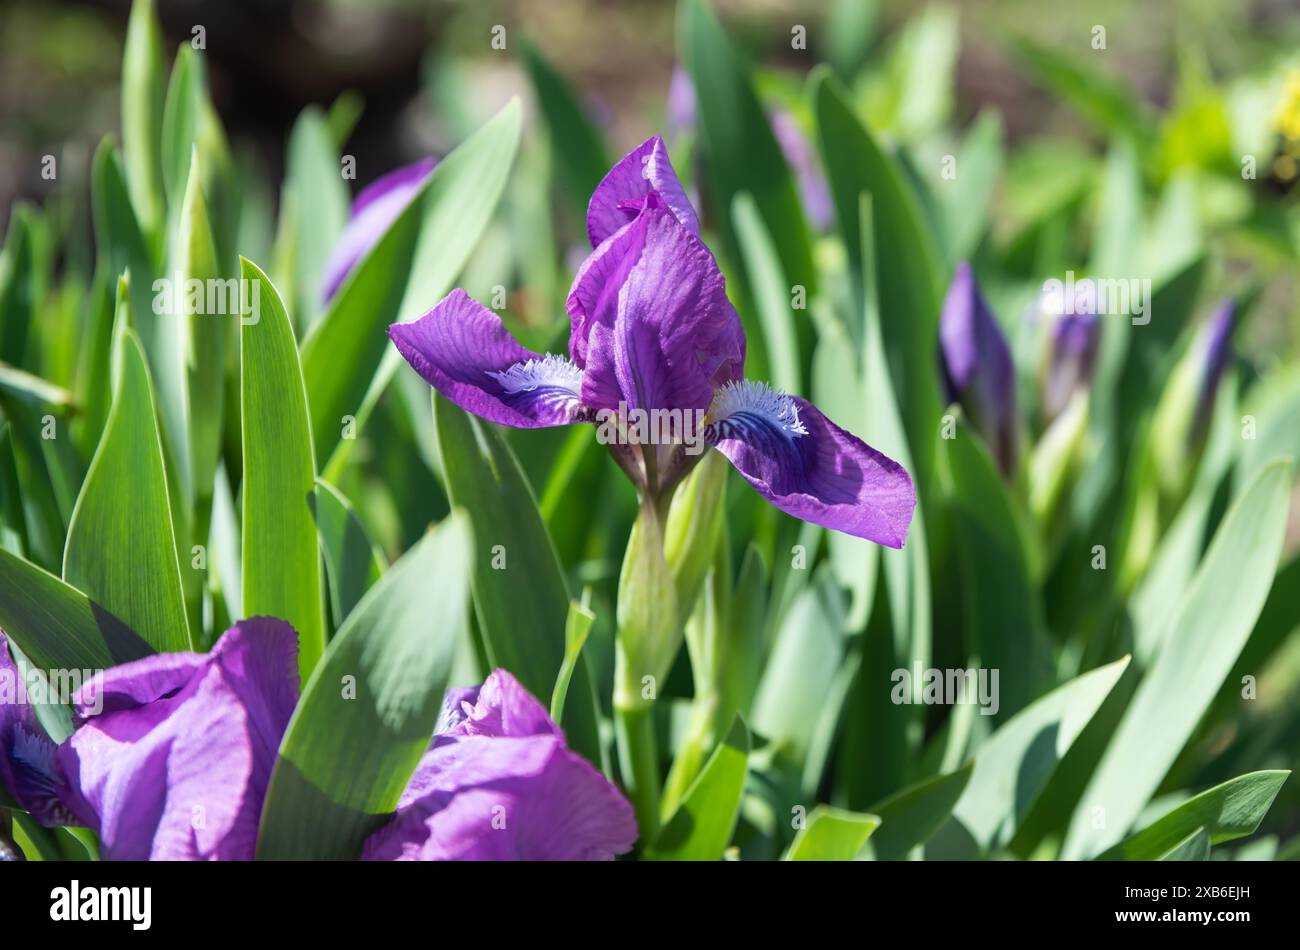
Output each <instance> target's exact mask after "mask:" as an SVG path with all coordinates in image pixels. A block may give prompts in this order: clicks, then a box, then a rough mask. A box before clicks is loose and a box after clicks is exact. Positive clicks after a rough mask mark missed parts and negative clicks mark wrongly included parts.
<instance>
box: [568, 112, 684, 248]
mask: <svg viewBox="0 0 1300 950" xmlns="http://www.w3.org/2000/svg"><path fill="white" fill-rule="evenodd" d="M652 193H654V194H658V195H659V196H660V197H661V198H662V199H663V202H664V204H665V205H666V206H667V207H668V209H669V210H670V211H671V212H672V213H673V215H674V216H675V217H676V218H677V220H678V221H680V222H681V223H682V226H683V227H685V228H687V229H689V230H690V231H692V232H694V233H696V234H698V233H699V232H700V221H699V218H697V217H696V215H695V209H694V208H692V207H691V202H690V200H689V199H688V198H687V197H686V192H685V190H683V188H682V183H681V182H680V181H678V179H677V172H675V171H674V170H673V165H672V162H670V161H669V160H668V148H667V147H666V146H665V145H664V140H663V139H662V138H660V137H659V136H657V135H656V136H654V138H650V139H646V140H645V141H644V142H642V143H641V144H640V145H638V146H637V147H636V148H634V149H633V150H632V151H630V152H628V153H627V154H626V155H624V156H623V157H622V158H621V159H619V160H618V162H617V163H616V164H615V165H614V167H613V168H611V169H610V170H609V173H608V174H606V175H605V177H604V178H603V179H601V182H600V184H599V185H597V186H596V190H595V191H594V192H592V195H591V201H590V202H589V203H588V205H587V236H588V237H589V238H590V239H591V246H592V247H593V248H595V247H599V246H600V245H601V244H602V243H603V242H604V241H605V240H606V239H607V238H609V237H610V236H611V235H612V234H614V233H615V232H616V231H618V230H619V228H621V227H623V225H625V224H627V223H628V222H629V221H631V220H632V219H633V218H635V217H636V216H637V213H638V212H639V211H640V210H641V209H642V208H643V207H644V206H645V199H646V196H647V195H649V194H652Z"/></svg>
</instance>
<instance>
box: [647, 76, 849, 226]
mask: <svg viewBox="0 0 1300 950" xmlns="http://www.w3.org/2000/svg"><path fill="white" fill-rule="evenodd" d="M665 113H666V115H667V119H668V134H669V136H670V137H674V138H675V137H677V136H679V135H684V134H687V133H691V132H694V131H695V123H696V119H697V117H696V108H695V86H694V85H692V83H691V77H690V75H689V74H688V73H687V72H686V70H684V69H682V67H681V66H674V67H673V75H672V79H670V80H669V82H668V102H667V107H666V109H665ZM768 123H769V124H770V125H771V127H772V136H773V137H774V138H775V139H776V144H777V145H778V146H779V147H780V149H781V155H782V157H783V158H785V163H786V164H787V165H789V166H790V170H791V171H792V172H794V178H795V185H796V187H798V189H799V197H800V199H801V203H802V204H803V209H804V211H805V213H806V214H807V215H808V223H809V224H811V225H812V226H813V229H814V230H816V231H819V232H825V231H829V230H830V229H831V227H832V226H833V225H834V224H835V206H834V204H833V203H832V201H831V191H830V186H829V185H828V184H827V183H826V174H825V172H824V171H823V170H822V165H821V159H820V158H819V157H818V155H817V150H816V149H814V148H813V147H812V145H811V144H810V143H809V141H808V138H807V136H805V135H804V132H803V129H802V128H800V126H799V122H798V120H797V119H796V118H795V117H794V116H793V115H792V114H791V113H789V112H787V111H786V110H784V109H773V110H771V111H770V112H769V113H768Z"/></svg>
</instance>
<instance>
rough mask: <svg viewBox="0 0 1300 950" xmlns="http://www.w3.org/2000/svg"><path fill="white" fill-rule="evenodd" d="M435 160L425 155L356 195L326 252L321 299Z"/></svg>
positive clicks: (334, 287)
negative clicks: (338, 231)
mask: <svg viewBox="0 0 1300 950" xmlns="http://www.w3.org/2000/svg"><path fill="white" fill-rule="evenodd" d="M435 164H437V163H436V162H435V161H434V160H433V159H432V158H426V159H423V160H422V161H418V162H416V163H415V164H413V165H406V166H404V167H403V168H399V169H397V170H396V171H391V172H389V173H388V174H387V175H384V176H383V177H382V178H379V179H378V180H376V181H375V182H373V183H372V184H370V185H369V186H367V187H366V188H365V189H363V190H362V192H361V194H359V195H357V199H356V201H355V202H353V204H352V217H351V219H350V220H349V221H348V223H347V225H346V226H345V227H344V228H343V233H342V234H340V235H339V239H338V241H337V242H336V243H335V245H334V249H333V251H332V252H331V253H330V257H329V261H328V262H327V263H326V265H325V271H324V274H323V275H322V277H321V299H322V301H323V302H324V303H329V301H330V298H332V297H333V296H334V294H335V293H337V292H338V289H339V287H341V286H342V285H343V281H344V280H346V279H347V276H348V274H350V273H351V272H352V268H354V267H356V265H357V264H358V263H359V262H360V261H361V259H362V258H364V257H365V256H366V255H367V254H369V253H370V250H371V248H373V247H374V246H375V245H376V244H378V243H379V241H380V239H381V238H382V237H383V236H384V234H385V232H387V231H388V229H389V228H390V227H391V226H392V224H393V222H394V221H396V220H397V219H398V217H400V216H401V214H402V212H403V211H405V210H406V207H407V205H409V204H410V203H411V200H412V199H413V198H414V197H415V196H416V194H417V193H418V192H419V190H420V188H421V187H422V186H423V185H424V182H425V179H427V178H428V177H429V173H430V172H432V171H433V166H434V165H435Z"/></svg>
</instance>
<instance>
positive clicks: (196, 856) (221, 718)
mask: <svg viewBox="0 0 1300 950" xmlns="http://www.w3.org/2000/svg"><path fill="white" fill-rule="evenodd" d="M161 660H162V658H159V657H150V658H148V659H145V660H141V661H138V662H136V663H127V664H124V665H122V666H118V667H114V668H113V669H111V670H108V671H106V672H105V673H104V674H103V677H102V681H101V683H100V684H99V686H98V688H99V689H101V690H102V695H103V696H104V699H105V706H104V710H103V711H102V712H100V713H98V714H97V715H95V714H92V712H93V710H92V709H91V705H90V703H88V702H87V701H86V697H85V696H83V697H81V703H80V704H79V709H80V710H81V711H82V713H83V714H87V715H88V716H89V718H87V719H86V721H85V722H84V723H83V724H82V725H81V726H80V728H78V729H77V731H76V732H75V733H74V734H73V735H72V737H71V738H70V739H69V740H68V741H67V742H65V743H64V744H63V745H62V746H60V747H59V750H58V761H59V765H60V767H61V768H62V770H63V773H64V774H65V775H66V776H67V779H68V783H69V785H70V787H71V790H70V792H69V795H68V802H67V803H68V806H69V808H70V809H71V810H72V812H73V814H75V815H76V816H77V818H78V819H79V820H80V821H81V822H82V823H84V824H85V825H86V826H87V827H89V828H91V829H93V830H94V831H96V832H97V833H98V834H99V836H100V840H101V842H102V844H103V850H104V856H105V857H106V858H108V859H110V860H142V859H158V860H214V859H215V860H251V859H252V857H253V852H254V848H255V845H256V840H257V825H258V819H259V818H260V816H261V812H262V802H263V799H264V798H265V797H266V787H267V783H268V782H269V781H270V777H271V767H272V766H273V765H274V763H275V757H276V750H277V749H278V748H279V745H280V739H281V738H282V737H283V735H284V731H285V728H286V727H287V726H288V724H289V717H290V716H291V715H292V713H293V707H294V705H295V703H296V702H297V699H298V646H297V635H296V634H295V633H294V630H293V628H292V627H290V626H289V625H288V624H287V623H284V622H283V621H281V620H275V619H272V618H269V617H255V618H252V619H250V620H245V621H243V622H242V623H239V624H236V625H235V626H234V627H232V628H230V629H229V630H227V631H226V633H225V634H223V635H222V637H221V639H220V640H218V641H217V643H216V645H215V646H214V647H213V648H212V651H211V652H210V653H208V654H206V655H205V654H177V655H175V657H174V658H173V660H171V661H167V662H160V661H161Z"/></svg>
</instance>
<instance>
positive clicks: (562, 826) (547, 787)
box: [362, 670, 637, 861]
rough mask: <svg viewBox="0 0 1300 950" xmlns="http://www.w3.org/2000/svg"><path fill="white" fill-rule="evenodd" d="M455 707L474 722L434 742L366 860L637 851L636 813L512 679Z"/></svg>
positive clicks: (488, 685)
mask: <svg viewBox="0 0 1300 950" xmlns="http://www.w3.org/2000/svg"><path fill="white" fill-rule="evenodd" d="M471 697H472V698H471ZM447 701H448V702H449V703H453V704H455V705H458V706H460V707H461V708H462V709H466V708H467V707H468V712H467V717H466V718H465V719H463V720H462V721H460V722H458V723H457V724H455V725H454V726H453V727H452V728H451V729H450V730H449V731H448V732H445V733H443V734H441V735H438V736H437V737H435V739H434V742H433V746H432V748H431V749H430V750H429V751H428V752H427V753H426V754H425V756H424V758H423V759H421V761H420V764H419V766H418V767H417V768H416V770H415V774H414V775H413V776H412V777H411V781H410V783H409V784H408V785H407V788H406V791H405V792H403V794H402V797H401V799H400V801H399V803H398V808H397V812H396V814H395V815H394V816H393V820H392V821H391V822H390V823H389V824H387V825H386V826H384V827H383V828H381V829H379V831H377V832H375V833H374V834H373V835H371V836H370V838H369V839H368V840H367V842H366V845H365V848H364V850H363V852H362V857H363V858H364V859H365V860H370V861H393V860H419V861H446V860H532V861H568V860H578V861H584V860H585V861H590V860H609V859H611V858H613V856H614V855H615V854H621V853H622V852H624V851H627V850H628V849H629V848H631V847H632V844H633V843H634V842H635V841H636V836H637V829H636V819H635V818H634V817H633V814H632V808H631V806H630V805H629V804H628V803H627V801H626V800H625V799H624V798H623V796H622V794H621V793H620V792H619V791H618V789H616V788H615V787H614V786H613V785H611V784H610V783H609V782H608V781H607V780H606V779H605V777H604V776H603V775H601V774H600V773H599V772H598V771H596V769H595V768H593V767H592V766H591V765H590V764H589V763H588V762H587V761H586V760H584V759H583V758H582V757H581V756H579V755H577V754H576V753H574V752H573V751H571V750H570V749H568V748H567V747H566V745H565V741H564V734H563V732H561V730H560V728H559V726H557V725H556V724H555V723H554V721H552V720H551V718H550V716H549V715H547V713H546V710H545V709H544V708H543V707H542V705H541V703H539V702H538V701H537V700H536V699H535V698H534V697H533V696H531V695H530V694H529V693H528V691H527V690H525V689H524V688H523V686H522V685H520V683H519V681H518V680H516V679H515V678H514V677H513V676H511V675H510V674H509V673H507V672H505V671H504V670H497V671H496V672H494V673H493V674H492V675H491V676H489V677H488V679H487V681H486V682H484V684H483V686H482V688H481V689H479V690H478V692H477V696H473V691H466V690H449V691H448V696H447Z"/></svg>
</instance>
